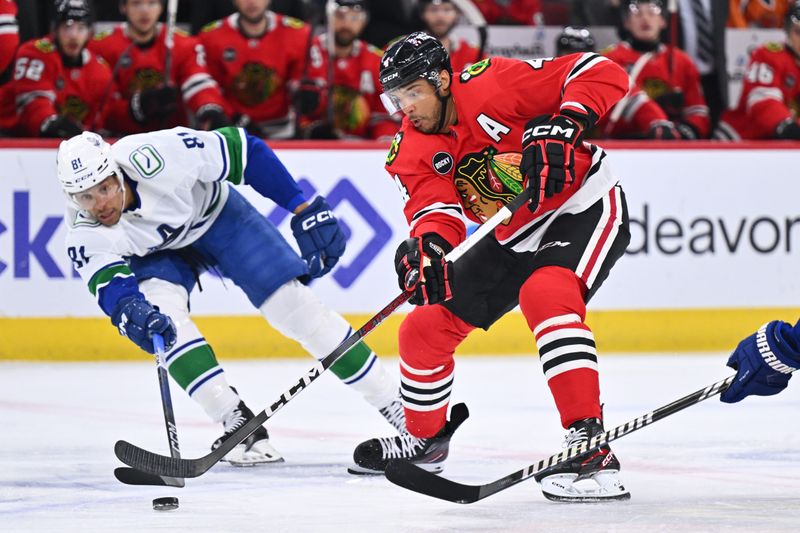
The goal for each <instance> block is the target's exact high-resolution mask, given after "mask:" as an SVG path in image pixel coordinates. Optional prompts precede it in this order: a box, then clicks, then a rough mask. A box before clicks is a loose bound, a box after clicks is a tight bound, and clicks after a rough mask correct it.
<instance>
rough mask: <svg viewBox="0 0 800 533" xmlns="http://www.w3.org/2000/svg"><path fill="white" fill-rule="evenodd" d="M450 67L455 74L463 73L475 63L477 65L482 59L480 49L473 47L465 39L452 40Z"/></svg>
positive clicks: (452, 38)
mask: <svg viewBox="0 0 800 533" xmlns="http://www.w3.org/2000/svg"><path fill="white" fill-rule="evenodd" d="M450 43H451V44H450V49H449V50H448V51H447V52H448V53H449V54H450V66H451V67H453V72H461V71H462V70H464V69H465V68H467V67H468V66H470V65H472V64H473V63H477V62H478V61H480V60H481V59H483V58H482V57H478V48H477V47H475V46H472V45H471V44H469V43H468V42H467V41H465V40H464V39H456V38H455V37H451V38H450Z"/></svg>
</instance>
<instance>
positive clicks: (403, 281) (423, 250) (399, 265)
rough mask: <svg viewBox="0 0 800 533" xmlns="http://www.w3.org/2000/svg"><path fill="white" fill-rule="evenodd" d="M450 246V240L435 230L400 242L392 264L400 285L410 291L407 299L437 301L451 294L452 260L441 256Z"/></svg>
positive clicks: (418, 303)
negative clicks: (446, 259)
mask: <svg viewBox="0 0 800 533" xmlns="http://www.w3.org/2000/svg"><path fill="white" fill-rule="evenodd" d="M452 249H453V247H452V246H450V243H448V242H447V241H446V240H445V239H444V238H442V237H440V236H439V235H437V234H435V233H426V234H425V235H423V236H422V238H418V237H411V238H409V239H406V240H404V241H403V242H402V243H400V246H398V248H397V252H396V253H395V255H394V265H395V270H397V281H398V284H399V285H400V289H402V290H404V291H409V292H413V294H412V295H411V298H409V299H408V301H409V302H410V303H412V304H414V305H430V304H438V303H441V302H444V301H446V300H449V299H450V298H452V297H453V263H452V262H451V261H445V259H444V256H445V254H447V252H449V251H450V250H452ZM420 268H421V269H422V275H421V276H420Z"/></svg>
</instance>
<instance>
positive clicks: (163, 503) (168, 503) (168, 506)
mask: <svg viewBox="0 0 800 533" xmlns="http://www.w3.org/2000/svg"><path fill="white" fill-rule="evenodd" d="M177 508H178V498H175V497H174V496H170V497H168V498H156V499H155V500H153V509H155V510H156V511H171V510H173V509H177Z"/></svg>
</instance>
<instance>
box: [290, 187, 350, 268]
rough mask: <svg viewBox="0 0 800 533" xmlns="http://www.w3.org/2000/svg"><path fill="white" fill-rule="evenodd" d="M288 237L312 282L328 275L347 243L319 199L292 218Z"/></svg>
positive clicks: (336, 222) (326, 207)
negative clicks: (304, 264)
mask: <svg viewBox="0 0 800 533" xmlns="http://www.w3.org/2000/svg"><path fill="white" fill-rule="evenodd" d="M292 233H293V234H294V238H295V239H297V245H298V246H299V247H300V255H301V256H302V258H303V260H304V261H305V262H306V264H308V272H309V274H310V275H311V277H312V278H319V277H321V276H324V275H325V274H327V273H328V272H330V270H331V269H332V268H333V267H334V265H336V263H337V262H338V261H339V258H340V257H341V256H342V254H344V249H345V244H346V242H347V239H346V238H345V236H344V233H342V228H340V227H339V222H338V221H337V220H336V216H334V214H333V211H331V208H330V206H329V205H328V202H326V201H325V198H323V197H322V196H317V197H316V198H315V199H314V201H313V202H311V204H309V206H308V207H306V208H305V209H303V210H302V211H301V212H300V213H298V214H296V215H295V216H294V217H293V218H292Z"/></svg>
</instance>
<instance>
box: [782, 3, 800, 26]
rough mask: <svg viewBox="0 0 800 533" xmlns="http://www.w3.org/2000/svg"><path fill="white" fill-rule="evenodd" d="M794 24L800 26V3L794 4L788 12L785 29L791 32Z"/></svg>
mask: <svg viewBox="0 0 800 533" xmlns="http://www.w3.org/2000/svg"><path fill="white" fill-rule="evenodd" d="M792 24H800V1H797V2H792V5H791V6H790V7H789V10H788V11H786V20H785V22H784V25H783V27H784V29H785V30H786V31H789V28H790V27H791V26H792Z"/></svg>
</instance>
